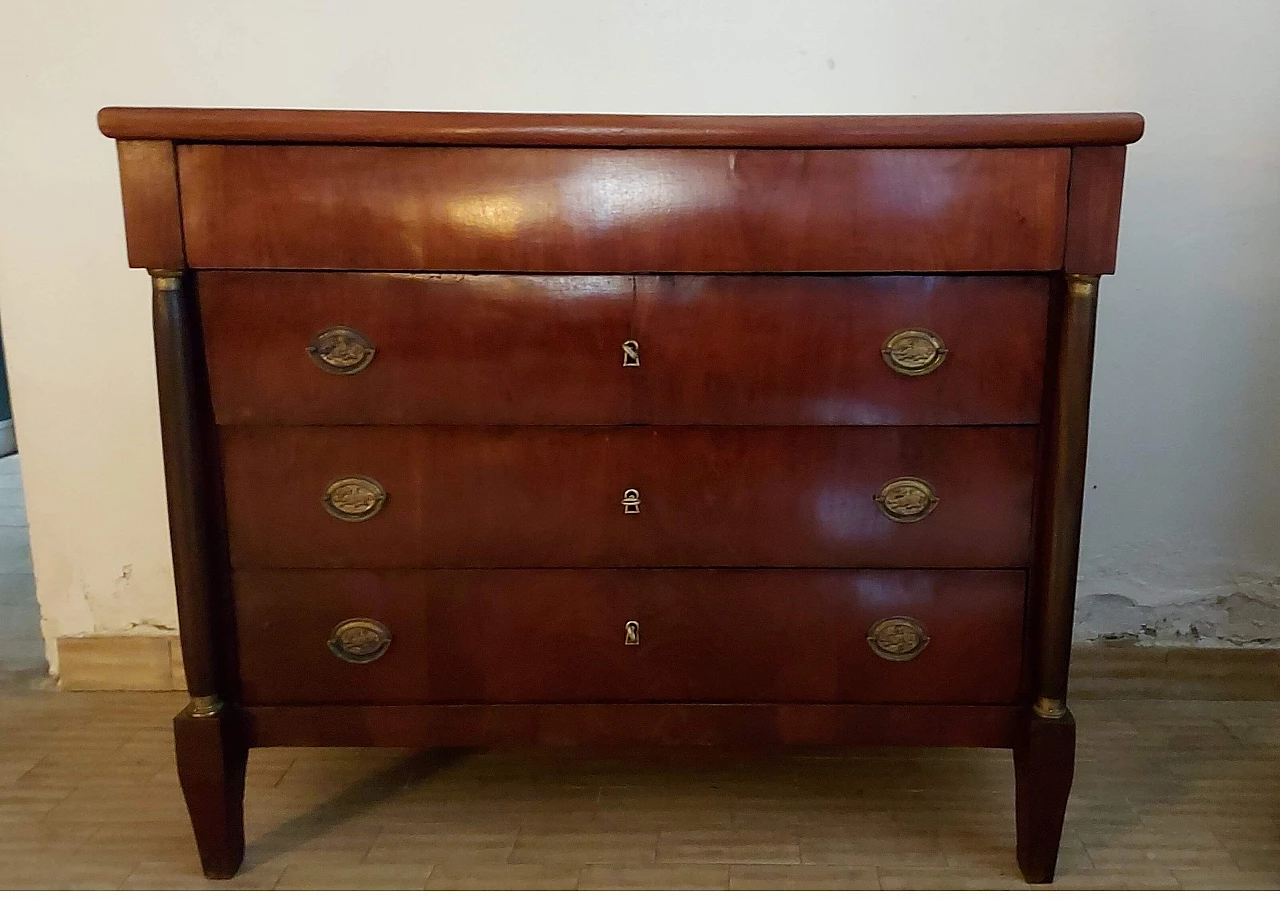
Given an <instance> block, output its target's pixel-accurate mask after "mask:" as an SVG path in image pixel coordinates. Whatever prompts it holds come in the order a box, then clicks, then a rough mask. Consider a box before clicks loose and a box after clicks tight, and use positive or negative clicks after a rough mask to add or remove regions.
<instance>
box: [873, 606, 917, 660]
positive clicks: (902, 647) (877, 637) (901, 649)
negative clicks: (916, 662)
mask: <svg viewBox="0 0 1280 900" xmlns="http://www.w3.org/2000/svg"><path fill="white" fill-rule="evenodd" d="M867 643H868V644H870V645H871V649H872V650H873V651H875V654H876V656H879V657H880V658H881V659H887V660H890V661H891V662H906V661H907V660H909V659H915V658H916V657H917V656H919V655H920V654H921V653H923V652H924V648H925V647H927V646H928V645H929V635H928V633H927V632H925V630H924V626H923V625H921V624H920V623H919V622H918V621H916V620H915V619H912V618H911V617H909V616H890V617H889V618H887V619H881V620H880V621H879V622H877V623H876V624H874V625H872V626H871V630H870V631H868V632H867Z"/></svg>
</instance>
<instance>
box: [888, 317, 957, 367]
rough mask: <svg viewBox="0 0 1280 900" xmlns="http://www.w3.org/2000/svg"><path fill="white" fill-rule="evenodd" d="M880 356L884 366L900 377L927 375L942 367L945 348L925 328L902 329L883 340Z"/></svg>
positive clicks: (945, 355) (939, 339) (940, 339)
mask: <svg viewBox="0 0 1280 900" xmlns="http://www.w3.org/2000/svg"><path fill="white" fill-rule="evenodd" d="M880 355H881V356H883V357H884V361H885V365H887V366H888V367H889V368H890V369H893V371H895V372H897V373H899V374H901V375H927V374H928V373H929V372H932V371H933V370H934V369H936V368H938V366H940V365H942V361H943V360H944V359H946V358H947V347H946V345H945V344H943V343H942V338H940V337H938V336H937V335H936V334H934V333H933V332H932V331H929V330H928V329H926V328H904V329H902V330H901V331H895V332H894V333H893V334H891V335H889V337H888V338H886V339H885V342H884V346H883V347H881V348H880Z"/></svg>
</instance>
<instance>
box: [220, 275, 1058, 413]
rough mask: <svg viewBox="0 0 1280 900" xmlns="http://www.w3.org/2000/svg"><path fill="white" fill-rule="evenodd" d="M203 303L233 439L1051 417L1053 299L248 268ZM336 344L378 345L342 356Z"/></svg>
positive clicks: (759, 282)
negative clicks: (508, 427)
mask: <svg viewBox="0 0 1280 900" xmlns="http://www.w3.org/2000/svg"><path fill="white" fill-rule="evenodd" d="M199 293H200V302H201V307H202V316H203V323H204V334H205V342H206V345H207V357H208V366H209V379H210V386H211V390H212V394H213V405H214V410H215V414H216V416H217V419H218V421H219V422H221V423H223V424H240V423H245V424H250V423H260V424H297V425H308V424H388V425H399V424H513V425H556V424H564V425H594V424H626V423H635V422H638V423H654V424H692V425H701V424H765V425H793V424H794V425H808V424H825V425H880V424H889V425H929V424H966V425H981V424H1022V423H1034V422H1035V421H1036V420H1037V419H1038V417H1039V411H1040V401H1041V382H1042V371H1043V365H1044V353H1045V326H1046V316H1047V308H1048V296H1049V284H1048V280H1047V279H1046V278H1043V277H1018V276H1006V277H980V276H971V277H913V276H900V277H892V276H888V277H809V276H801V277H776V276H775V277H770V276H712V277H692V276H690V277H684V276H671V277H639V278H635V279H633V278H631V277H630V276H546V277H533V276H511V275H466V276H464V275H389V274H349V273H344V274H336V273H315V272H311V273H282V272H281V273H266V272H243V271H236V272H204V273H201V274H200V283H199ZM337 329H350V330H354V332H355V337H352V338H345V340H354V341H362V342H363V343H361V344H359V345H358V346H356V347H355V348H354V350H353V349H352V348H351V347H349V346H346V345H343V346H337V347H333V346H322V345H323V344H324V336H325V335H331V334H332V333H333V332H335V330H337ZM922 335H923V337H922ZM933 339H936V342H937V343H936V346H934V345H933V344H930V343H928V341H929V340H933ZM629 340H634V341H635V342H636V352H635V354H634V356H635V358H634V359H628V358H627V356H626V354H625V353H624V350H623V343H624V342H626V341H629ZM309 348H314V349H312V350H311V351H310V352H308V349H309ZM325 352H328V353H329V354H330V355H329V356H325V355H324V353H325ZM344 352H345V353H346V356H345V357H343V356H341V354H342V353H344ZM895 353H896V354H898V355H896V356H895V355H894V354H895ZM903 353H906V354H907V355H906V356H903V355H902V354H903ZM930 353H932V354H933V356H932V358H930V356H929V354H930ZM317 354H319V358H317ZM334 354H337V355H336V356H335V355H334ZM922 354H923V355H922ZM628 361H629V362H635V363H639V365H632V366H624V365H623V363H624V362H628Z"/></svg>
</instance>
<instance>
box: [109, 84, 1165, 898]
mask: <svg viewBox="0 0 1280 900" xmlns="http://www.w3.org/2000/svg"><path fill="white" fill-rule="evenodd" d="M99 120H100V125H101V128H102V131H103V132H104V133H105V134H107V135H108V136H110V137H113V138H115V139H117V141H118V142H119V144H118V149H119V157H120V170H121V180H122V184H123V196H124V209H125V220H126V231H127V238H128V252H129V263H130V265H132V266H137V267H145V268H147V269H150V270H151V274H152V278H153V286H154V290H153V298H154V316H155V341H156V360H157V369H158V376H159V390H160V403H161V419H162V434H163V443H164V456H165V475H166V483H167V488H168V497H169V517H170V530H171V536H172V541H173V558H174V571H175V577H176V584H177V591H178V611H179V620H180V625H181V637H182V648H183V658H184V662H185V666H186V675H187V681H188V683H189V685H190V691H191V695H192V700H191V703H190V705H188V706H187V708H186V709H185V710H183V711H182V712H181V713H180V714H179V715H178V717H177V719H176V720H175V734H176V741H177V756H178V769H179V775H180V777H181V782H182V788H183V791H184V792H185V795H186V799H187V803H188V807H189V809H190V812H191V819H192V823H193V826H194V828H195V832H196V837H197V842H198V844H199V849H200V855H201V859H202V861H203V864H204V868H205V872H206V873H207V874H208V875H209V876H210V877H214V878H225V877H229V876H230V875H232V874H233V873H234V872H235V871H236V869H237V867H238V866H239V863H240V860H241V857H242V854H243V848H244V836H243V835H244V832H243V825H242V795H243V789H244V771H245V762H246V758H247V752H248V749H249V748H250V747H262V746H276V745H308V746H310V745H321V746H323V745H342V746H373V745H378V746H424V747H425V746H450V745H453V746H457V745H467V746H477V745H478V746H484V745H491V744H497V743H508V742H536V743H547V744H561V745H578V744H582V745H591V744H608V743H659V744H733V745H741V744H752V745H770V744H773V745H777V744H785V745H848V744H898V745H956V746H983V747H1007V748H1012V749H1013V751H1014V752H1013V756H1014V763H1015V766H1014V769H1015V774H1016V781H1017V818H1018V823H1017V825H1018V857H1019V863H1020V864H1021V866H1022V870H1023V872H1024V874H1025V876H1026V877H1027V879H1028V880H1029V881H1033V882H1043V881H1048V880H1050V879H1051V878H1052V877H1053V870H1054V865H1055V861H1056V857H1057V848H1058V841H1059V836H1060V832H1061V827H1062V819H1063V812H1064V809H1065V806H1066V802H1067V795H1068V791H1069V789H1070V784H1071V778H1072V769H1073V754H1074V744H1075V733H1074V730H1075V726H1074V724H1073V721H1072V717H1071V714H1070V712H1069V711H1068V710H1067V708H1066V705H1065V698H1066V687H1067V685H1066V681H1067V663H1068V655H1069V650H1070V640H1071V624H1072V604H1073V595H1074V585H1075V572H1076V562H1077V544H1078V538H1079V525H1080V509H1081V498H1082V490H1083V478H1084V463H1085V446H1086V428H1087V416H1088V407H1089V387H1090V372H1091V368H1092V352H1093V331H1094V314H1095V308H1096V301H1097V285H1098V278H1099V276H1100V275H1103V274H1106V273H1109V272H1111V271H1113V269H1114V263H1115V250H1116V236H1117V228H1118V222H1119V212H1120V188H1121V180H1122V175H1123V168H1124V157H1125V145H1126V144H1128V143H1130V142H1132V141H1135V140H1137V139H1138V137H1139V136H1140V135H1141V132H1142V119H1141V117H1139V116H1137V115H1135V114H1127V113H1126V114H1105V115H1054V116H958V117H831V118H823V117H817V118H808V117H801V118H795V117H786V118H728V117H690V118H670V117H629V116H550V115H490V114H453V113H374V112H369V113H360V112H320V111H316V112H298V111H284V110H195V109H184V110H162V109H105V110H103V111H102V113H101V114H100V117H99Z"/></svg>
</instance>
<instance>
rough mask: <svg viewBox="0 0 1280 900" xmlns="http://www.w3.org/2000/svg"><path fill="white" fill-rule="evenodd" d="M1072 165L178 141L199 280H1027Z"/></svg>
mask: <svg viewBox="0 0 1280 900" xmlns="http://www.w3.org/2000/svg"><path fill="white" fill-rule="evenodd" d="M1070 156H1071V155H1070V153H1069V152H1068V151H1067V150H1064V149H1052V148H1047V149H996V150H906V151H893V150H810V151H801V150H777V151H775V150H687V149H681V150H587V149H581V150H578V149H569V150H552V149H540V148H511V149H502V148H484V147H475V148H473V147H318V146H305V145H274V146H273V145H252V144H239V145H215V144H188V145H183V146H180V147H179V148H178V171H179V176H180V179H181V184H182V215H183V230H184V234H185V236H186V244H187V254H188V259H189V261H190V264H191V265H192V266H193V267H195V268H284V269H418V270H432V271H492V272H518V271H531V272H632V271H641V272H644V271H693V272H711V271H724V272H731V271H748V272H754V271H773V272H788V271H814V270H817V271H891V272H892V271H925V272H933V271H944V270H957V271H974V270H992V271H1002V270H1003V271H1008V270H1012V271H1022V270H1052V269H1056V268H1058V267H1059V266H1060V265H1061V264H1062V252H1063V236H1064V227H1065V209H1066V194H1067V175H1068V171H1069V168H1070Z"/></svg>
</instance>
